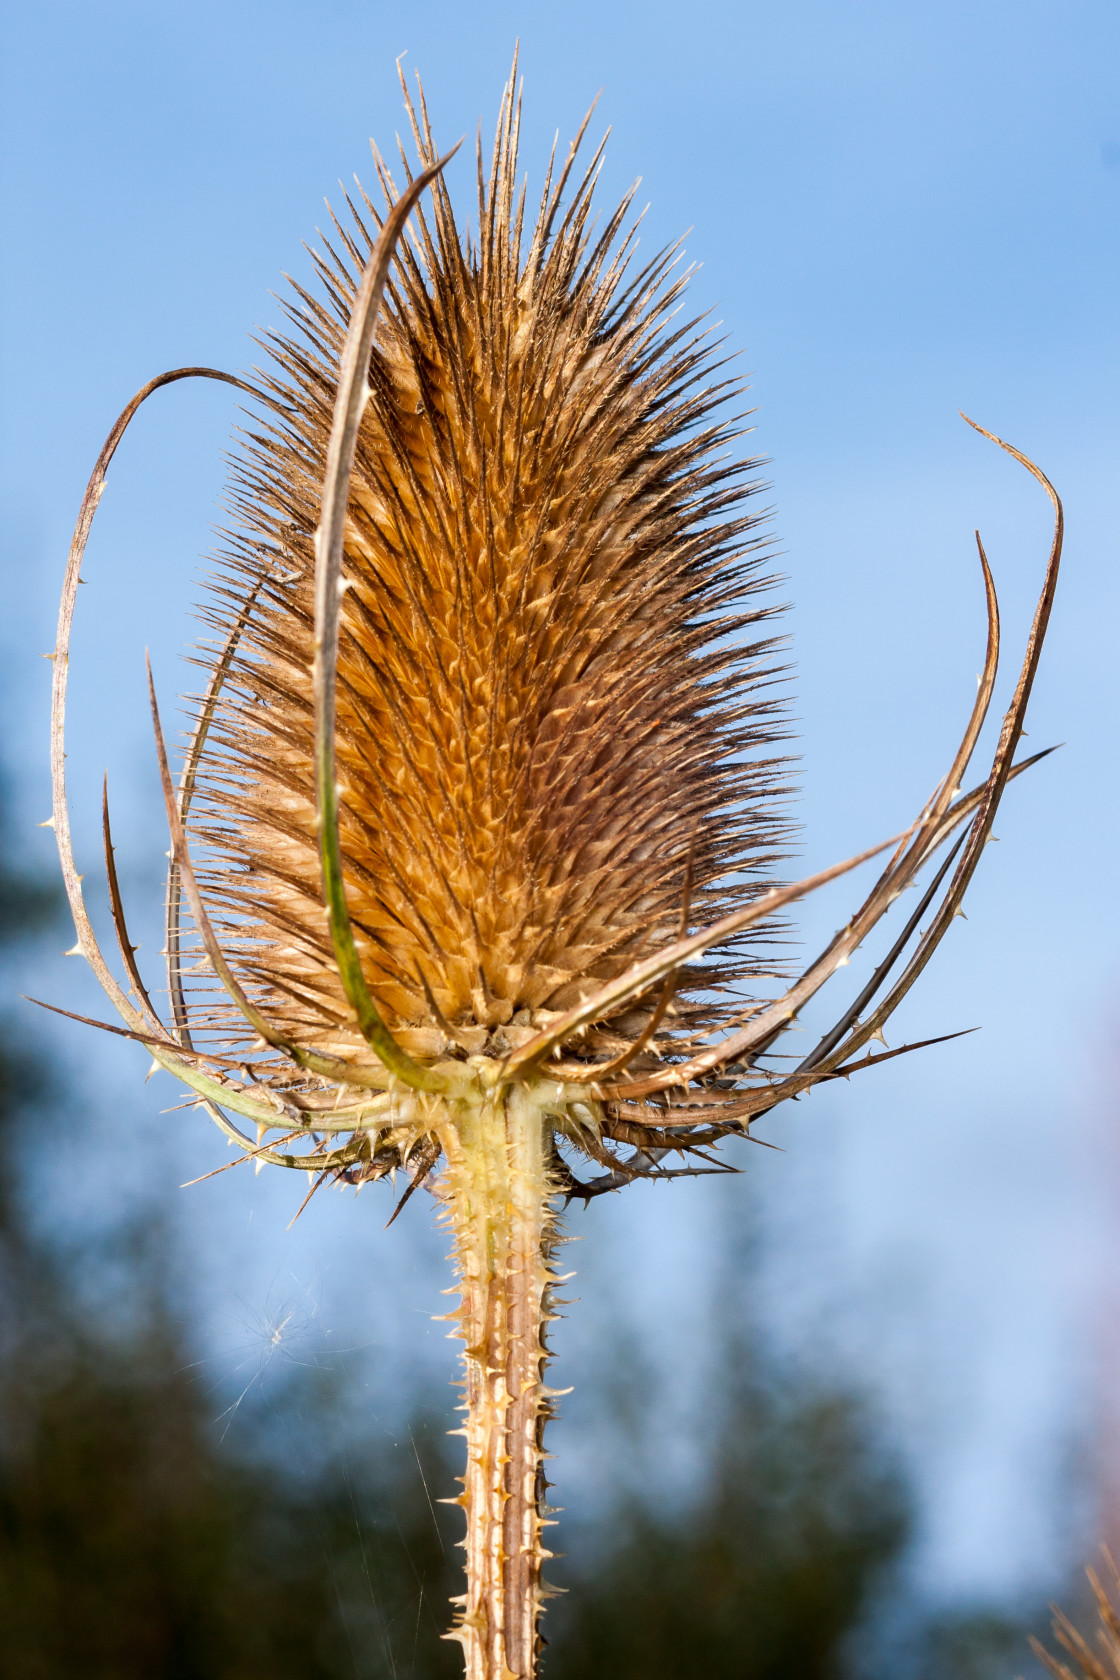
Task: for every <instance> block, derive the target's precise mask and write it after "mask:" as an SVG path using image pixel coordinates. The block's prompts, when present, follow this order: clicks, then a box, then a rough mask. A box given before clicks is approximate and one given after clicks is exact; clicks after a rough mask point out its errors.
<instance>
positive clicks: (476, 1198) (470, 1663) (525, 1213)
mask: <svg viewBox="0 0 1120 1680" xmlns="http://www.w3.org/2000/svg"><path fill="white" fill-rule="evenodd" d="M447 1106H448V1122H447V1124H446V1125H444V1126H441V1127H440V1128H439V1130H440V1136H441V1139H442V1141H443V1144H444V1149H445V1151H446V1154H447V1162H448V1168H447V1189H448V1203H447V1207H448V1217H449V1221H450V1224H451V1228H452V1230H453V1232H454V1235H455V1258H456V1262H457V1265H458V1268H459V1277H460V1286H461V1291H462V1300H461V1306H460V1309H459V1313H458V1317H459V1319H460V1321H461V1326H462V1329H461V1334H462V1337H463V1342H464V1351H463V1360H464V1366H465V1383H464V1388H465V1394H466V1404H465V1407H464V1411H465V1414H466V1428H465V1430H464V1431H463V1433H464V1434H465V1436H466V1440H467V1466H466V1473H465V1475H464V1477H463V1493H462V1495H461V1496H460V1500H459V1503H460V1504H461V1505H462V1506H463V1509H464V1512H465V1514H466V1519H467V1532H466V1539H465V1542H464V1544H465V1547H466V1553H467V1591H466V1594H465V1595H464V1597H463V1599H462V1600H461V1601H460V1602H461V1606H462V1608H461V1614H460V1619H459V1622H458V1625H457V1626H456V1628H455V1629H454V1631H453V1632H452V1633H451V1634H450V1635H449V1637H450V1638H453V1639H458V1640H460V1641H461V1643H462V1646H463V1654H464V1658H465V1662H466V1675H467V1680H532V1677H534V1676H535V1675H536V1673H537V1657H538V1651H539V1646H540V1638H539V1632H538V1623H539V1620H540V1610H541V1598H542V1588H541V1567H542V1564H543V1563H544V1560H545V1559H546V1558H547V1557H549V1556H550V1555H551V1554H550V1553H549V1552H548V1551H546V1549H545V1547H544V1545H543V1541H542V1532H541V1531H542V1528H543V1527H544V1523H545V1518H544V1513H543V1495H544V1490H545V1486H546V1484H545V1480H544V1474H543V1470H542V1460H543V1456H544V1455H543V1446H542V1436H543V1432H544V1425H545V1423H546V1421H547V1419H548V1416H549V1400H550V1393H549V1391H548V1390H547V1389H546V1388H545V1386H544V1366H545V1361H546V1359H547V1349H546V1346H545V1325H546V1323H547V1321H548V1318H549V1317H550V1304H549V1290H550V1286H551V1284H552V1282H553V1276H552V1273H551V1270H550V1265H549V1260H550V1255H551V1251H552V1247H553V1244H554V1242H555V1224H554V1217H553V1215H552V1212H551V1207H550V1202H551V1198H552V1196H553V1194H554V1190H553V1187H552V1185H551V1182H550V1174H549V1157H548V1150H549V1136H550V1133H551V1126H550V1125H549V1124H548V1123H547V1122H546V1119H545V1116H544V1113H543V1108H542V1102H541V1099H540V1097H539V1096H538V1095H537V1094H536V1093H535V1092H534V1091H533V1090H532V1089H529V1088H526V1087H525V1086H514V1087H512V1088H509V1087H507V1088H506V1089H505V1090H504V1091H501V1092H493V1093H485V1094H483V1093H480V1094H479V1098H478V1100H477V1101H476V1102H456V1103H454V1104H448V1105H447Z"/></svg>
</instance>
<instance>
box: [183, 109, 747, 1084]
mask: <svg viewBox="0 0 1120 1680" xmlns="http://www.w3.org/2000/svg"><path fill="white" fill-rule="evenodd" d="M517 115H518V113H517V106H516V102H515V99H514V95H513V91H512V87H511V88H510V89H509V90H507V95H506V99H505V102H504V106H503V112H502V118H501V122H500V124H499V130H498V138H497V142H496V145H495V151H494V157H493V163H492V167H491V170H490V175H489V180H488V181H485V182H484V183H483V182H482V172H481V171H480V183H481V184H480V189H479V206H478V232H477V235H476V236H475V237H473V238H466V237H464V235H463V234H462V232H461V231H460V229H459V227H458V225H457V223H456V220H455V217H454V215H453V212H452V208H451V203H450V199H449V197H448V194H447V191H446V189H445V186H444V184H443V182H442V180H440V181H439V182H438V183H437V184H436V186H435V188H434V190H433V195H432V199H431V201H430V206H429V208H428V210H427V211H426V212H425V213H421V212H417V214H416V216H415V219H414V222H413V232H412V235H411V239H410V240H409V241H407V242H406V243H405V244H403V245H402V247H401V248H400V249H399V251H398V264H397V268H396V271H395V276H394V280H393V283H392V285H391V287H390V290H389V293H388V294H387V299H386V309H385V313H384V315H383V317H382V320H381V324H380V326H379V328H378V334H377V340H376V347H375V350H374V353H373V357H372V362H371V366H370V370H369V383H370V386H371V389H372V394H371V397H370V400H369V403H368V406H367V408H366V411H365V417H364V420H363V423H362V429H361V435H360V440H359V445H358V453H357V462H356V468H355V472H354V475H353V479H352V485H351V495H350V505H349V521H348V528H347V534H346V545H345V579H344V589H345V594H344V600H343V609H342V636H341V645H340V653H339V712H338V773H339V784H340V790H341V804H342V818H341V822H342V850H343V860H344V868H345V874H346V880H347V891H348V896H349V906H350V914H351V917H352V919H353V923H354V929H355V934H356V937H357V940H358V944H359V949H360V952H361V957H362V963H363V967H364V970H365V974H366V978H367V982H368V984H369V987H370V989H371V991H372V992H373V994H374V995H375V996H376V998H377V1000H378V1004H379V1007H380V1008H381V1010H382V1013H383V1014H384V1016H385V1019H386V1021H387V1023H388V1024H389V1025H390V1026H391V1027H392V1029H393V1031H394V1032H395V1033H396V1034H397V1036H398V1038H399V1040H400V1042H401V1043H402V1044H403V1045H404V1046H405V1047H407V1048H408V1049H409V1050H411V1051H412V1053H413V1054H416V1055H436V1054H439V1053H440V1052H441V1051H442V1050H443V1049H445V1048H446V1043H447V1037H446V1035H447V1029H448V1027H450V1028H452V1029H454V1032H455V1034H456V1037H457V1039H458V1042H459V1043H460V1044H461V1045H462V1046H463V1047H464V1048H466V1049H469V1050H477V1051H481V1050H483V1049H484V1048H488V1049H495V1048H496V1049H497V1050H499V1051H501V1050H502V1049H503V1048H506V1047H508V1046H509V1045H510V1044H517V1043H518V1042H521V1041H523V1040H524V1039H525V1038H527V1037H528V1036H530V1035H531V1033H532V1032H533V1030H534V1029H536V1028H538V1027H540V1026H541V1025H544V1024H546V1023H547V1022H548V1021H549V1020H550V1019H551V1018H553V1017H554V1016H555V1014H556V1013H557V1012H560V1011H563V1010H565V1009H568V1008H570V1007H571V1006H572V1005H573V1004H576V1003H578V1002H579V1001H580V999H581V998H582V997H583V996H585V995H587V994H588V993H590V992H591V991H593V990H594V989H595V988H596V987H597V986H599V985H601V984H602V983H603V982H604V981H606V980H608V979H610V978H611V977H612V976H613V975H615V974H617V973H618V972H619V971H620V970H621V969H623V968H624V967H625V966H626V965H627V964H629V963H630V962H632V961H633V960H635V959H636V958H638V957H642V956H646V955H648V954H650V953H651V952H653V951H655V950H656V949H657V948H658V947H659V946H660V945H663V944H664V943H666V942H668V941H670V940H672V939H674V938H676V937H677V935H678V931H679V922H680V916H681V902H682V894H683V891H684V881H685V876H686V872H687V871H688V869H689V858H690V853H691V879H692V881H693V890H692V907H693V919H694V920H695V921H698V922H710V921H713V920H715V919H716V918H717V917H719V916H721V915H724V914H726V913H728V912H729V911H731V910H732V909H735V908H736V907H738V906H739V905H740V904H741V903H742V902H743V901H744V898H745V897H749V896H750V895H751V894H753V893H754V892H755V891H757V890H758V883H759V880H760V877H761V875H762V874H763V872H764V871H765V870H766V868H767V866H768V865H769V864H770V863H771V861H772V859H773V857H774V855H775V847H776V845H777V844H779V843H780V832H779V830H778V827H777V819H776V817H775V814H774V811H773V805H774V797H775V792H776V788H775V776H776V773H777V770H776V761H775V760H774V759H773V758H770V759H767V758H765V757H764V756H762V755H761V754H760V749H765V748H766V746H767V744H768V743H770V742H772V741H773V740H774V739H775V738H776V727H777V726H776V719H775V711H774V701H773V700H772V699H771V698H769V697H768V696H769V685H770V683H771V681H772V676H773V673H772V671H771V670H770V669H769V668H768V660H769V659H770V657H771V653H772V643H768V642H764V641H758V640H755V639H754V638H755V637H757V635H758V632H757V630H754V629H753V627H754V626H755V625H757V624H758V623H759V621H761V620H763V619H764V618H765V617H767V616H768V614H769V612H770V611H771V610H772V609H771V608H768V607H764V606H763V605H762V604H761V603H760V602H758V601H757V600H756V599H755V594H756V592H757V591H758V590H759V588H760V587H761V586H762V584H763V583H764V582H765V581H766V580H765V579H762V578H760V577H759V574H758V568H759V565H760V556H759V546H760V545H759V539H758V538H757V536H756V535H755V534H754V531H755V526H756V523H757V521H756V519H755V518H753V517H751V516H750V515H749V514H747V513H746V512H745V510H744V506H743V503H744V498H745V497H746V496H748V495H749V494H751V493H752V492H753V491H754V490H755V489H757V487H758V486H757V481H755V480H752V479H751V478H750V476H749V474H750V472H751V470H752V469H753V467H754V463H750V462H748V463H742V462H730V461H729V459H728V455H727V449H728V444H729V442H730V441H731V439H732V438H733V436H736V435H738V434H737V433H735V432H733V431H732V429H730V428H729V427H728V426H727V425H726V424H724V423H722V422H721V420H720V419H719V418H718V417H717V416H716V409H717V405H718V403H719V402H721V401H722V399H723V397H724V396H725V395H726V394H727V387H726V385H722V386H721V385H719V384H716V383H715V380H716V370H715V366H714V363H713V354H712V349H711V346H710V344H709V343H708V341H707V340H706V339H703V338H701V337H700V336H698V334H697V332H696V329H695V324H693V325H682V321H681V317H680V315H679V314H678V313H677V309H678V304H679V302H680V297H681V291H682V286H683V280H682V279H681V278H679V277H677V276H676V275H675V271H674V256H675V254H674V253H673V252H670V253H667V254H663V255H662V256H660V257H658V258H657V259H655V260H654V261H653V262H652V263H651V264H648V265H647V266H645V267H644V268H642V267H641V265H640V264H639V263H638V261H637V257H636V253H635V250H634V241H633V239H632V237H630V238H628V237H627V236H626V233H625V231H624V227H623V223H624V217H625V215H626V213H627V209H628V202H629V201H626V202H625V203H624V204H623V205H622V207H621V208H620V209H619V210H618V211H617V212H616V214H615V215H614V216H612V217H611V218H610V220H609V221H608V223H607V224H606V226H605V227H604V228H603V229H602V230H601V232H600V231H597V230H596V229H594V228H593V226H592V220H591V192H592V178H593V175H594V173H595V167H596V163H597V159H596V160H593V162H592V167H591V169H590V170H589V171H588V172H587V174H586V175H585V176H584V177H583V180H582V183H581V184H579V185H577V186H575V188H574V190H572V191H571V193H570V195H569V196H568V197H567V199H566V201H565V198H564V189H565V188H566V185H567V181H566V179H565V177H566V176H567V171H565V172H564V177H562V178H561V179H560V181H559V182H558V183H555V184H554V183H553V180H552V176H551V172H550V177H549V181H548V182H547V184H546V187H545V192H544V197H543V201H542V205H541V209H540V211H539V213H538V215H537V218H536V221H535V225H534V226H533V227H532V228H531V229H530V228H529V227H528V226H526V225H525V222H524V219H523V211H524V194H523V192H522V194H521V195H520V196H519V195H518V193H517V191H516V188H515V169H516V160H517V127H518V124H517ZM416 139H417V146H418V150H419V153H420V155H421V157H422V159H423V161H424V163H425V164H427V163H428V162H430V161H432V159H433V158H434V157H435V151H434V148H433V143H432V139H431V135H430V133H429V131H428V128H427V123H426V118H425V119H424V120H423V121H421V122H419V123H417V124H416ZM378 168H379V172H380V174H381V179H382V186H383V188H384V189H385V191H386V196H387V197H388V198H391V196H392V191H393V189H392V186H391V183H390V181H389V178H388V173H387V171H386V170H385V169H384V167H383V166H382V164H381V163H380V160H378ZM351 211H352V215H353V222H352V225H351V226H350V227H349V229H348V230H347V229H344V228H343V227H342V226H341V225H339V224H336V237H334V238H333V240H332V244H329V245H327V246H326V254H325V255H322V256H319V257H317V258H316V263H317V267H318V272H319V278H320V281H321V285H322V293H321V296H320V297H312V296H309V295H308V294H307V293H305V292H302V291H301V292H300V294H299V301H298V303H297V304H296V305H294V306H293V307H292V309H291V310H290V312H289V313H290V315H291V318H292V320H293V322H294V326H295V332H294V333H293V335H292V336H290V337H277V338H273V339H271V340H270V341H269V348H270V350H271V352H272V354H273V356H274V358H275V362H276V364H277V367H278V371H277V372H276V373H275V374H274V376H273V377H272V378H271V379H269V380H268V381H267V386H268V389H269V391H270V393H271V395H272V396H273V397H274V398H275V399H278V400H279V401H280V402H281V403H282V404H283V405H284V406H285V408H286V409H287V411H288V415H289V418H288V419H287V421H286V423H278V424H276V425H275V426H274V427H273V428H272V429H271V430H270V431H268V432H262V433H261V434H260V435H258V436H257V437H256V438H255V439H253V440H252V441H251V442H250V444H249V446H248V447H247V449H246V451H245V453H244V455H243V458H242V460H241V463H240V466H239V469H238V477H237V481H236V489H235V497H234V501H235V509H236V513H237V515H238V519H239V524H240V530H239V533H238V535H237V536H236V537H235V538H234V541H233V545H232V547H231V549H230V551H229V552H228V554H227V555H226V557H225V561H224V565H223V569H222V575H221V576H220V577H219V579H218V581H217V583H216V585H215V594H214V597H213V599H212V603H211V612H210V617H211V619H212V621H213V622H214V623H215V625H216V627H217V628H218V630H219V633H220V634H224V632H225V631H226V630H227V629H228V626H229V624H230V623H231V622H232V621H233V619H234V618H235V617H236V615H237V614H238V613H239V612H240V611H242V609H243V607H244V603H245V600H246V594H247V591H255V592H256V594H255V603H254V608H253V612H252V615H251V618H250V621H249V624H248V627H247V630H246V632H245V634H244V635H243V637H242V639H241V642H240V645H239V647H238V650H237V654H236V659H235V664H234V667H233V671H232V678H231V682H230V684H229V685H228V687H227V690H226V698H225V700H224V702H223V710H222V711H221V713H220V715H219V719H218V722H217V724H216V726H215V728H214V729H213V730H212V731H211V735H210V741H209V745H208V748H207V752H206V754H205V756H204V758H203V761H202V768H203V774H202V780H201V787H202V789H203V792H204V796H205V800H204V804H203V806H202V807H201V808H202V809H203V810H204V811H205V816H204V818H203V819H202V820H201V822H200V824H199V831H200V832H201V833H202V835H203V836H204V837H205V838H206V839H207V840H208V842H209V843H210V845H211V846H212V847H213V848H215V850H214V851H213V852H212V853H211V863H212V867H211V869H210V870H209V872H208V874H207V875H206V877H205V887H206V892H207V896H208V898H209V901H210V903H211V905H212V907H213V911H214V914H215V916H216V918H217V919H218V920H219V921H220V922H222V923H223V925H224V928H225V932H226V936H227V939H228V941H229V943H230V948H231V951H232V953H233V956H234V960H235V962H236V963H237V965H238V966H239V968H240V972H241V975H242V977H243V980H244V981H245V983H246V984H247V986H248V987H249V989H250V990H251V991H253V992H254V993H255V995H256V996H257V997H259V998H260V1000H261V1001H262V1003H264V1004H265V1005H266V1006H267V1008H268V1009H269V1011H270V1012H271V1015H272V1017H273V1018H274V1019H276V1020H278V1021H280V1022H281V1023H283V1024H284V1026H285V1027H286V1030H288V1031H289V1032H290V1033H291V1034H292V1035H293V1036H294V1037H297V1038H299V1039H300V1040H301V1041H302V1042H304V1043H306V1044H309V1045H320V1046H325V1047H330V1048H333V1049H334V1050H336V1051H338V1052H341V1053H342V1054H348V1053H350V1052H351V1051H352V1050H353V1049H354V1048H355V1047H356V1046H357V1045H358V1044H359V1042H360V1041H359V1039H358V1036H357V1032H356V1029H355V1028H354V1027H353V1025H352V1024H351V1023H352V1020H353V1017H352V1012H351V1010H350V1008H349V1006H348V1005H347V1003H346V1000H345V997H344V995H343V992H342V988H341V985H340V983H339V980H338V978H337V973H336V968H335V964H334V960H333V957H332V952H331V944H330V938H329V934H328V931H327V925H326V920H325V915H324V911H323V894H322V884H321V879H320V866H319V854H318V841H317V834H316V826H315V798H314V783H313V756H312V728H313V715H312V671H313V658H314V646H313V642H314V637H313V616H314V615H313V590H314V552H313V533H314V531H315V528H316V526H317V524H318V520H319V496H320V489H321V486H322V483H323V476H324V464H325V458H326V451H327V441H328V437H329V432H330V424H331V413H332V405H333V401H334V393H335V370H336V367H337V363H338V356H339V350H340V346H341V343H342V340H343V337H344V335H345V330H346V325H347V321H348V316H349V309H350V304H351V300H352V297H353V294H354V290H355V286H356V282H357V277H358V275H359V274H360V272H361V268H362V265H363V264H364V262H365V260H366V257H367V255H368V252H369V250H370V248H371V245H372V240H373V239H374V238H375V237H376V225H377V223H378V220H379V218H378V216H377V213H376V212H375V211H374V210H373V208H372V206H371V205H370V204H369V202H368V200H366V201H365V203H364V205H362V206H361V207H360V208H355V206H353V205H351ZM196 809H197V807H196ZM771 966H772V965H771ZM751 972H752V966H751V963H750V960H749V958H748V956H747V955H746V954H745V953H744V952H742V951H736V950H735V949H733V948H732V949H725V950H724V951H723V952H722V953H720V954H718V955H717V957H716V959H715V961H714V962H712V963H711V964H710V965H709V966H708V967H707V968H706V969H705V970H703V971H699V970H698V971H694V973H693V974H692V976H691V977H690V980H689V983H687V984H686V985H685V986H684V987H683V988H682V990H681V992H680V994H679V995H678V998H677V1001H676V1004H675V1006H674V1011H675V1012H674V1014H673V1015H672V1016H671V1017H670V1019H669V1021H668V1022H667V1023H666V1026H667V1027H668V1028H669V1030H670V1031H672V1032H675V1033H676V1034H677V1035H681V1034H690V1033H694V1032H695V1031H696V1030H697V1029H698V1027H700V1026H701V1025H702V1024H704V1023H705V1022H708V1023H710V1022H711V1021H712V1019H713V1013H712V1004H711V995H712V994H711V990H710V988H711V987H712V986H713V985H714V984H718V985H726V984H729V983H730V984H733V983H734V982H736V981H739V980H742V979H743V978H745V977H746V976H747V975H749V974H750V973H751ZM701 984H702V986H703V987H704V988H707V990H708V998H707V1001H705V1000H704V998H703V997H702V995H701ZM652 1006H653V1005H652V1003H651V1002H650V1001H649V1000H648V999H646V1000H642V1001H641V1002H640V1003H639V1004H638V1005H637V1006H635V1005H633V1004H631V1005H628V1006H627V1007H626V1008H625V1009H624V1010H623V1011H622V1012H621V1013H620V1014H619V1016H618V1018H617V1019H610V1020H607V1021H604V1022H602V1023H600V1024H599V1025H598V1027H597V1029H596V1031H595V1033H594V1034H593V1035H592V1037H591V1040H590V1043H592V1044H595V1045H599V1046H609V1045H612V1044H613V1045H614V1046H615V1047H616V1048H617V1047H618V1046H619V1045H620V1044H625V1043H626V1042H627V1041H628V1040H632V1039H633V1038H634V1037H635V1036H636V1035H637V1033H638V1032H639V1031H640V1030H641V1027H642V1025H643V1022H644V1021H645V1020H647V1019H648V1015H649V1011H650V1009H651V1008H652ZM729 1007H730V1005H729ZM213 1019H214V1021H215V1024H220V1023H221V1022H222V1021H223V1020H224V1017H223V1016H222V1015H221V1013H220V1006H219V1011H218V1013H217V1014H215V1016H214V1017H213ZM230 1030H231V1031H232V1030H233V1029H232V1026H231V1028H230Z"/></svg>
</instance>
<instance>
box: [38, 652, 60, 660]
mask: <svg viewBox="0 0 1120 1680" xmlns="http://www.w3.org/2000/svg"><path fill="white" fill-rule="evenodd" d="M40 658H42V659H57V658H58V654H57V653H44V654H41V655H40Z"/></svg>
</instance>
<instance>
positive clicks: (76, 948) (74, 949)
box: [62, 942, 85, 957]
mask: <svg viewBox="0 0 1120 1680" xmlns="http://www.w3.org/2000/svg"><path fill="white" fill-rule="evenodd" d="M62 954H63V956H64V957H84V956H85V952H84V951H83V950H82V947H81V944H80V942H79V944H77V945H71V947H70V949H69V950H68V951H63V953H62Z"/></svg>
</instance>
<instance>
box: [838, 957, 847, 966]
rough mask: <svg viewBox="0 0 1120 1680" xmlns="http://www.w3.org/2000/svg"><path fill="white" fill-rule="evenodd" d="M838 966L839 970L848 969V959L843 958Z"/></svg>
mask: <svg viewBox="0 0 1120 1680" xmlns="http://www.w3.org/2000/svg"><path fill="white" fill-rule="evenodd" d="M836 966H837V968H847V966H848V959H847V957H841V958H840V960H839V962H838V963H837V964H836Z"/></svg>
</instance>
